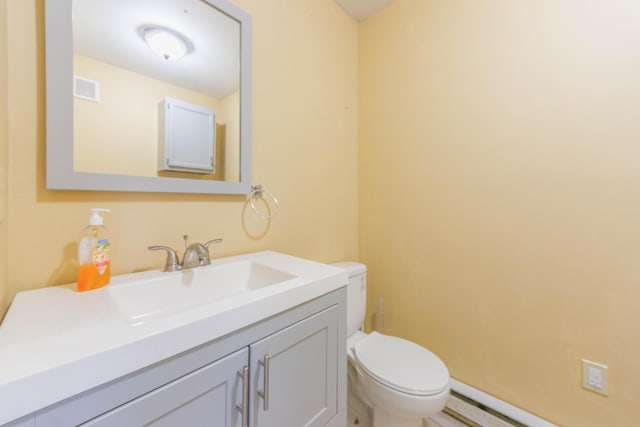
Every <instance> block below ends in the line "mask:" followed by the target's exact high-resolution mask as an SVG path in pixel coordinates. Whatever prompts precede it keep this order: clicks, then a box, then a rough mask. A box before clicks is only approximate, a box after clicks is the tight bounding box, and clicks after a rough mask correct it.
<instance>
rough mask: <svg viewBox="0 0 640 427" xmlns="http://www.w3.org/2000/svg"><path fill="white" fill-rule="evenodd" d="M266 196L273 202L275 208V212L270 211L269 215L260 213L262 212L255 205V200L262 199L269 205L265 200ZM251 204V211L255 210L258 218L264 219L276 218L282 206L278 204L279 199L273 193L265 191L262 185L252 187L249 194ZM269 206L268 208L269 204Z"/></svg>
mask: <svg viewBox="0 0 640 427" xmlns="http://www.w3.org/2000/svg"><path fill="white" fill-rule="evenodd" d="M265 195H266V196H267V197H268V198H269V199H271V200H272V201H273V207H274V210H273V212H269V211H268V213H267V214H265V213H263V212H260V210H259V209H258V208H257V207H256V204H255V199H262V200H264V201H265V203H267V200H266V199H265ZM249 204H250V205H251V209H253V211H254V212H255V213H256V214H258V216H261V217H262V218H264V219H271V218H274V217H275V216H276V215H278V213H279V212H280V205H279V204H278V199H277V198H276V196H274V195H273V193H270V192H269V191H267V190H265V189H263V188H262V185H260V184H256V185H252V186H251V193H249ZM267 206H268V203H267Z"/></svg>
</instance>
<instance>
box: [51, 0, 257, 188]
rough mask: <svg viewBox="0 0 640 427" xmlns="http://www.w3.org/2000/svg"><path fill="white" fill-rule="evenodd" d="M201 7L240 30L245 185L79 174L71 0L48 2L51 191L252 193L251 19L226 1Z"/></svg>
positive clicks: (242, 176)
mask: <svg viewBox="0 0 640 427" xmlns="http://www.w3.org/2000/svg"><path fill="white" fill-rule="evenodd" d="M202 1H205V2H207V3H209V4H210V5H211V6H212V7H215V8H216V9H218V10H220V11H221V12H223V13H224V14H226V15H227V16H229V17H230V18H232V19H234V20H235V21H237V22H238V23H239V24H240V181H239V182H224V181H211V180H200V179H186V178H168V177H146V176H130V175H112V174H100V173H87V172H75V171H74V169H73V29H72V18H71V10H72V0H45V38H46V41H45V47H46V53H45V60H46V147H47V148H46V177H47V188H48V189H50V190H93V191H135V192H160V193H205V194H249V193H250V192H251V137H252V135H251V92H252V91H251V57H252V53H251V52H252V51H251V37H252V28H251V16H250V15H249V14H247V13H246V12H244V11H243V10H241V9H239V8H238V7H236V6H234V5H233V4H231V3H229V2H228V1H226V0H202Z"/></svg>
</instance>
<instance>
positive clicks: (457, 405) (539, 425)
mask: <svg viewBox="0 0 640 427" xmlns="http://www.w3.org/2000/svg"><path fill="white" fill-rule="evenodd" d="M444 412H446V413H447V414H448V415H450V416H451V417H453V418H456V419H457V420H458V421H460V422H462V423H463V424H466V425H468V426H471V427H485V426H500V427H558V426H556V425H555V424H552V423H550V422H548V421H546V420H543V419H542V418H540V417H537V416H535V415H533V414H530V413H529V412H526V411H524V410H522V409H520V408H517V407H515V406H513V405H511V404H509V403H507V402H505V401H502V400H500V399H497V398H495V397H493V396H491V395H489V394H487V393H485V392H483V391H480V390H478V389H476V388H473V387H471V386H469V385H467V384H464V383H462V382H460V381H458V380H455V379H453V378H452V379H451V397H450V399H449V401H448V402H447V407H446V408H445V410H444Z"/></svg>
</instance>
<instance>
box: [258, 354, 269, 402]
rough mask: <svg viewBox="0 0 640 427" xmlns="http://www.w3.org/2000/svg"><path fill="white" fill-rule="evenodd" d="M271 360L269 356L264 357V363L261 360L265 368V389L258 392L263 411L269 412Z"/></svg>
mask: <svg viewBox="0 0 640 427" xmlns="http://www.w3.org/2000/svg"><path fill="white" fill-rule="evenodd" d="M270 360H271V358H270V357H269V355H268V354H265V355H264V361H262V360H260V362H259V363H262V365H263V366H264V388H263V390H262V391H260V390H258V396H260V397H261V398H262V409H263V410H264V411H268V410H269V361H270Z"/></svg>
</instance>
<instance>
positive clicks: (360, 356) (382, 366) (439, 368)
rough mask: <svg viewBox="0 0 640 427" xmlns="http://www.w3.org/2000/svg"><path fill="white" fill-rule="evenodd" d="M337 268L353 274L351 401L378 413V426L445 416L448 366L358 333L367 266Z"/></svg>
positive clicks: (387, 339) (410, 426)
mask: <svg viewBox="0 0 640 427" xmlns="http://www.w3.org/2000/svg"><path fill="white" fill-rule="evenodd" d="M334 265H336V266H337V267H341V268H344V269H346V270H347V271H348V272H349V285H348V289H347V326H348V339H347V356H348V363H349V366H348V385H349V396H348V399H349V402H348V404H349V406H350V407H351V406H352V402H351V401H352V400H354V401H355V400H357V401H359V402H362V403H364V404H365V405H366V406H367V407H368V408H369V409H370V410H371V412H372V414H373V427H422V426H423V419H424V418H426V417H428V416H430V415H434V414H436V413H438V412H440V411H441V410H442V409H443V408H444V407H445V405H446V402H447V399H448V398H449V371H448V370H447V367H446V366H445V364H444V363H443V362H442V361H441V360H440V359H439V358H438V357H437V356H436V355H435V354H433V353H432V352H430V351H429V350H427V349H426V348H424V347H422V346H420V345H418V344H416V343H414V342H411V341H408V340H405V339H402V338H398V337H394V336H389V335H384V334H380V333H378V332H372V333H370V334H365V333H363V332H361V331H359V330H358V329H359V328H360V327H361V326H362V323H363V321H364V312H365V304H366V278H365V273H366V267H365V266H364V265H363V264H359V263H352V262H341V263H336V264H334Z"/></svg>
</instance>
